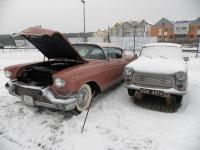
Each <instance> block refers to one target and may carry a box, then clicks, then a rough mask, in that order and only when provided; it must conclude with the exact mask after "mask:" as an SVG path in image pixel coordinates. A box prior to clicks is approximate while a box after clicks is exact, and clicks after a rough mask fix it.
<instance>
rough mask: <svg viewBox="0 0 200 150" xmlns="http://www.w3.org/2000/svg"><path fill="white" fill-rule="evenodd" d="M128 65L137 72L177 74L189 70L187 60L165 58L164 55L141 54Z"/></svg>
mask: <svg viewBox="0 0 200 150" xmlns="http://www.w3.org/2000/svg"><path fill="white" fill-rule="evenodd" d="M127 67H130V68H133V70H134V71H135V72H144V73H153V74H155V73H156V74H170V75H172V74H175V73H177V72H179V71H183V72H187V65H186V62H185V61H184V60H183V59H182V58H181V59H179V58H177V59H165V58H162V57H147V56H140V57H139V58H138V59H137V60H135V61H133V62H131V63H130V64H128V65H127Z"/></svg>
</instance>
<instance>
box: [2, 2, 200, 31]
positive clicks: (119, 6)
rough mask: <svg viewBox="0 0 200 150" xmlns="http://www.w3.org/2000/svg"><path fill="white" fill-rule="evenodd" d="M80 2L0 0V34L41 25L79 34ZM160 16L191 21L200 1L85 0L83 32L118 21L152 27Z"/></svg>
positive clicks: (199, 6) (81, 20)
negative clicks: (150, 25)
mask: <svg viewBox="0 0 200 150" xmlns="http://www.w3.org/2000/svg"><path fill="white" fill-rule="evenodd" d="M82 10H83V9H82V3H81V2H80V0H0V34H4V33H14V32H19V31H21V30H23V29H25V28H27V27H30V26H35V25H42V27H45V28H50V29H56V30H59V31H61V32H82V31H83V14H82ZM161 17H166V18H168V19H171V20H188V19H189V20H191V19H195V18H197V17H200V0H86V31H87V32H88V31H96V30H97V29H99V28H107V26H112V25H114V23H116V22H119V21H128V20H142V19H145V20H147V21H148V22H150V23H152V24H154V23H156V22H157V21H158V20H159V19H160V18H161Z"/></svg>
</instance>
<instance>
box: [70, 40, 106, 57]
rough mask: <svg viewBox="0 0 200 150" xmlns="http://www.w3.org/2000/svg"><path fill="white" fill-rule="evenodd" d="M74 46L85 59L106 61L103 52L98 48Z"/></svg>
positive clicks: (86, 45) (93, 46) (82, 45)
mask: <svg viewBox="0 0 200 150" xmlns="http://www.w3.org/2000/svg"><path fill="white" fill-rule="evenodd" d="M73 46H74V48H75V49H76V50H77V51H78V53H79V54H80V55H81V56H82V57H83V58H85V59H99V60H103V59H106V57H105V54H104V52H103V50H102V49H101V48H99V47H98V46H95V45H89V44H73Z"/></svg>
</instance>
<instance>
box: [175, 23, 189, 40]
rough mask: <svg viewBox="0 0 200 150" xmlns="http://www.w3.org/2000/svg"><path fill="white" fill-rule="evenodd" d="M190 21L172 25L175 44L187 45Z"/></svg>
mask: <svg viewBox="0 0 200 150" xmlns="http://www.w3.org/2000/svg"><path fill="white" fill-rule="evenodd" d="M191 22H192V21H188V20H185V21H176V22H175V24H174V35H175V41H176V42H177V43H187V42H188V40H189V36H188V35H189V27H190V23H191Z"/></svg>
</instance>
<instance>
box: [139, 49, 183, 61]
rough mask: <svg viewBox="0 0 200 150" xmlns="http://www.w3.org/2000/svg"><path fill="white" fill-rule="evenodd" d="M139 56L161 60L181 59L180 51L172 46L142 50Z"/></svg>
mask: <svg viewBox="0 0 200 150" xmlns="http://www.w3.org/2000/svg"><path fill="white" fill-rule="evenodd" d="M141 56H145V57H149V58H153V57H161V58H163V59H168V58H182V49H181V48H179V47H174V46H150V47H145V48H143V50H142V52H141Z"/></svg>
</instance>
